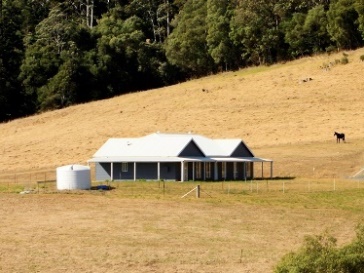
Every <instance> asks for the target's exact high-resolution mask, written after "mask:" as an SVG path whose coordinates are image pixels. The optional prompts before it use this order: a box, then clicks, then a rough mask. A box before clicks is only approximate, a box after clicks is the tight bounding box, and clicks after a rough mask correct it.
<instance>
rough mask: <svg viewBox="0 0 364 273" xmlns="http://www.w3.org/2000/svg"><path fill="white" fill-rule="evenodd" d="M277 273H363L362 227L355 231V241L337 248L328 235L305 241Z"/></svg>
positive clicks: (288, 256) (282, 261) (363, 234)
mask: <svg viewBox="0 0 364 273" xmlns="http://www.w3.org/2000/svg"><path fill="white" fill-rule="evenodd" d="M275 272H276V273H316V272H326V273H354V272H355V273H362V272H364V225H359V226H358V228H357V236H356V238H355V239H354V240H353V241H352V242H351V243H350V244H348V245H345V246H343V247H342V248H338V247H337V246H336V239H335V238H334V237H332V236H330V235H328V234H324V235H319V236H308V237H306V240H305V244H304V245H303V246H302V247H301V249H299V250H298V251H297V252H295V253H294V252H292V253H289V254H287V255H286V256H284V257H283V259H282V260H281V262H280V263H279V264H278V265H277V267H276V268H275Z"/></svg>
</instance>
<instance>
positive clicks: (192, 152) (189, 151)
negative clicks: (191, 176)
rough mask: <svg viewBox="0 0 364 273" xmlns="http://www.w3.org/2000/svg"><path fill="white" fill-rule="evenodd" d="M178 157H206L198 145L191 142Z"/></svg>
mask: <svg viewBox="0 0 364 273" xmlns="http://www.w3.org/2000/svg"><path fill="white" fill-rule="evenodd" d="M178 156H181V157H183V156H193V157H204V156H205V155H204V153H203V152H202V151H201V150H200V148H198V146H197V145H196V143H195V142H194V141H193V140H191V141H190V142H189V143H188V144H187V146H186V147H185V148H184V149H183V150H182V151H181V152H180V154H179V155H178Z"/></svg>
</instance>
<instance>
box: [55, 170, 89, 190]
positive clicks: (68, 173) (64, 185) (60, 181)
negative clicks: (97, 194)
mask: <svg viewBox="0 0 364 273" xmlns="http://www.w3.org/2000/svg"><path fill="white" fill-rule="evenodd" d="M90 173H91V171H90V167H88V166H83V165H67V166H62V167H58V168H57V189H58V190H88V189H90V188H91V175H90Z"/></svg>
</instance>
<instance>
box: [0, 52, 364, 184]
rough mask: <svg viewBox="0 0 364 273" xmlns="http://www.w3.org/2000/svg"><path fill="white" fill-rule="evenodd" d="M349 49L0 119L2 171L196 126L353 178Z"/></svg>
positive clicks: (359, 108) (358, 147) (357, 77)
mask: <svg viewBox="0 0 364 273" xmlns="http://www.w3.org/2000/svg"><path fill="white" fill-rule="evenodd" d="M346 53H347V54H348V58H349V63H348V64H346V65H343V64H334V63H335V60H340V59H341V58H342V57H343V53H337V54H333V55H321V56H315V57H309V58H303V59H300V60H296V61H293V62H289V63H285V64H278V65H274V66H270V67H258V68H249V69H243V70H240V71H235V72H228V73H222V74H219V75H214V76H210V77H205V78H202V79H197V80H191V81H189V82H186V83H181V84H177V85H174V86H170V87H166V88H161V89H156V90H150V91H145V92H139V93H134V94H128V95H123V96H119V97H116V98H113V99H109V100H103V101H97V102H92V103H87V104H83V105H77V106H73V107H69V108H66V109H62V110H58V111H52V112H47V113H42V114H39V115H36V116H32V117H28V118H23V119H19V120H15V121H12V122H8V123H4V124H1V125H0V147H1V156H0V171H1V173H2V174H6V173H12V172H23V171H24V172H28V171H30V172H37V171H40V170H44V169H54V168H55V167H57V166H61V165H64V164H72V163H82V164H85V163H86V161H87V160H88V159H89V158H90V157H91V156H92V155H93V154H94V153H95V151H96V150H97V149H98V148H99V147H100V146H101V145H102V144H103V143H104V142H105V141H106V140H107V139H108V138H110V137H138V136H143V135H146V134H149V133H153V132H156V131H161V132H188V131H192V132H194V133H198V134H202V135H205V136H208V137H212V138H241V139H243V140H244V141H245V142H246V143H247V145H248V146H249V147H251V148H252V150H253V152H254V153H255V155H256V156H260V157H265V158H271V159H273V160H274V161H275V165H274V171H275V173H274V175H276V176H287V175H290V176H302V177H311V176H314V177H332V176H336V177H346V176H350V175H352V174H354V173H355V172H357V171H358V170H360V168H361V167H362V166H364V127H363V121H364V111H363V101H364V81H363V68H364V62H360V56H361V55H363V54H364V49H359V50H356V51H351V52H346ZM330 63H332V64H334V65H333V66H332V67H331V68H330V69H329V70H324V69H322V66H324V65H327V64H330ZM306 79H311V80H308V81H305V80H306ZM141 80H143V79H141ZM334 131H340V132H344V133H345V134H346V135H347V143H346V144H336V141H335V138H334V136H333V134H334Z"/></svg>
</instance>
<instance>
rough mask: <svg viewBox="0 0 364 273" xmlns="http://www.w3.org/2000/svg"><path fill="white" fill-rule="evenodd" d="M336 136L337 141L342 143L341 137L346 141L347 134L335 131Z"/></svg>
mask: <svg viewBox="0 0 364 273" xmlns="http://www.w3.org/2000/svg"><path fill="white" fill-rule="evenodd" d="M334 136H336V142H337V143H340V139H342V140H343V141H344V142H345V134H343V133H338V132H335V133H334Z"/></svg>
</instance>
